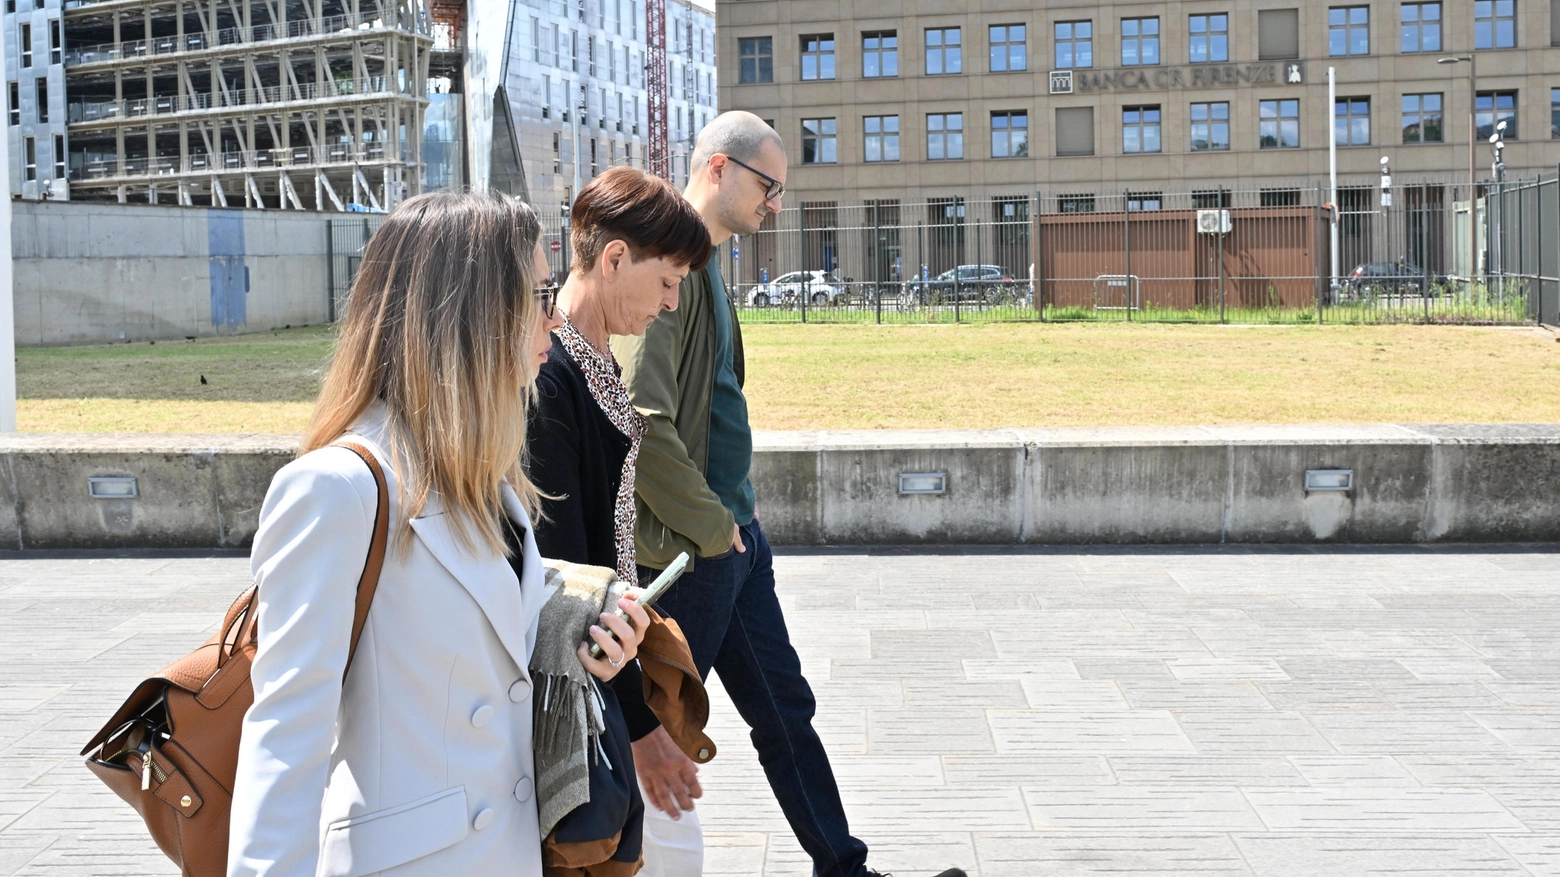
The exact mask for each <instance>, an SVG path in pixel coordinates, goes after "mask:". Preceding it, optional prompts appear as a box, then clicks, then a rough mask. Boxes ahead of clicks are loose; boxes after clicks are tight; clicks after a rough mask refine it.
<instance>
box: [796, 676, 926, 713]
mask: <svg viewBox="0 0 1560 877" xmlns="http://www.w3.org/2000/svg"><path fill="white" fill-rule="evenodd" d="M807 679H808V681H809V682H810V683H811V684H812V689H813V699H814V700H816V701H817V702H818V713H817V714H818V715H823V714H824V713H828V712H833V711H835V710H853V709H895V710H897V709H904V708H905V691H904V685H903V683H900V682H898V681H896V680H893V679H884V680H878V681H872V682H864V681H852V682H835V681H828V676H827V675H825V676H819V677H816V678H815V677H812V676H808V677H807Z"/></svg>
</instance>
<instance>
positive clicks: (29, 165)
mask: <svg viewBox="0 0 1560 877" xmlns="http://www.w3.org/2000/svg"><path fill="white" fill-rule="evenodd" d="M22 162H23V167H24V169H25V173H24V174H23V176H22V179H24V180H36V179H38V142H37V141H36V140H34V139H33V138H31V137H23V138H22Z"/></svg>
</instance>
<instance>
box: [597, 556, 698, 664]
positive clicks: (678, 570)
mask: <svg viewBox="0 0 1560 877" xmlns="http://www.w3.org/2000/svg"><path fill="white" fill-rule="evenodd" d="M687 568H688V552H686V551H684V552H682V553H680V554H678V555H677V559H676V560H674V561H672V563H671V565H670V566H668V567H667V568H666V569H664V570H662V571H661V574H660V575H658V576H656V577H655V581H653V582H651V583H650V584H649V586H648V587H646V588H645V589H644V591H643V592H642V593H640V595H639V605H641V606H649V605H650V604H651V603H654V602H655V601H656V599H657V598H659V597H660V596H661V595H662V594H664V593H666V589H667V588H670V587H671V586H672V585H673V584H674V583H675V582H676V581H677V579H678V577H680V576H681V575H682V574H683V571H684V570H686V569H687ZM608 611H610V612H611V613H612V614H613V615H616V616H617V617H619V618H627V617H628V614H627V613H625V612H624V611H623V609H622V607H620V606H613V607H612V608H611V609H610V610H608ZM603 629H605V628H603ZM608 632H609V633H610V632H611V631H608ZM612 638H613V639H617V636H616V635H615V634H614V635H613V637H612ZM605 654H606V652H605V651H603V650H602V648H601V644H600V643H596V642H593V643H591V644H590V656H591V657H592V658H600V657H602V656H603V655H605Z"/></svg>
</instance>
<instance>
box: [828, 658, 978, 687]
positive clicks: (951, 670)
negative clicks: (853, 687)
mask: <svg viewBox="0 0 1560 877" xmlns="http://www.w3.org/2000/svg"><path fill="white" fill-rule="evenodd" d="M907 667H914V668H915V672H916V674H917V675H921V676H931V677H936V678H940V679H959V678H962V677H963V675H964V665H963V664H961V663H960V662H959V660H958V659H957V658H953V657H949V658H916V660H915V661H914V662H913V663H905V662H902V661H890V660H881V661H880V660H877V659H875V658H864V659H850V658H842V659H840V660H837V661H830V662H829V672H828V674H827V675H825V676H822V677H819V678H821V679H828V680H830V681H833V682H869V681H870V682H891V683H893V684H896V685H897V684H898V682H899V680H900V679H901V678H902V677H904V676H905V674H906V673H907V672H908V671H907V669H906V668H907ZM809 678H811V677H809Z"/></svg>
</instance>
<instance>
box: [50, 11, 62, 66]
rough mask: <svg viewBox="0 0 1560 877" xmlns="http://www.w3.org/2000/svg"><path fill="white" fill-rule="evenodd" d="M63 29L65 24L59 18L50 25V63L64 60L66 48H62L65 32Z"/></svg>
mask: <svg viewBox="0 0 1560 877" xmlns="http://www.w3.org/2000/svg"><path fill="white" fill-rule="evenodd" d="M63 30H64V24H63V22H62V21H61V20H60V19H58V18H56V19H54V21H53V23H51V24H50V25H49V63H50V64H58V63H60V61H61V60H63V56H64V50H63V48H62V43H63V41H64V39H63V37H62V36H61V33H62V32H63Z"/></svg>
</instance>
